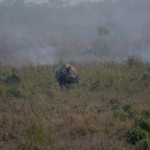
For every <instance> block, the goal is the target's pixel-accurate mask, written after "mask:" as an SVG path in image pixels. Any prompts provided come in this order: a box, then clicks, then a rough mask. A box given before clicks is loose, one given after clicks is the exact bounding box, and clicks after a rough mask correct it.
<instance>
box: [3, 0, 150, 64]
mask: <svg viewBox="0 0 150 150" xmlns="http://www.w3.org/2000/svg"><path fill="white" fill-rule="evenodd" d="M39 2H41V1H39ZM43 2H44V1H43ZM73 2H74V1H72V4H73ZM76 2H77V1H76ZM79 2H82V1H79ZM91 2H93V1H91ZM149 14H150V1H149V0H143V1H141V0H126V1H124V0H117V1H116V0H115V1H114V0H104V1H101V0H100V1H99V2H97V3H94V2H93V3H90V2H84V3H78V4H77V5H66V6H65V7H60V4H59V7H55V8H53V7H51V5H49V3H48V1H45V2H44V3H42V4H41V3H40V4H35V3H27V1H24V0H4V1H3V2H1V3H0V63H1V64H10V65H13V66H21V65H23V64H29V63H33V64H53V63H56V62H57V61H58V60H59V59H60V58H62V59H64V60H68V61H75V62H79V63H82V62H88V63H93V62H101V61H104V60H112V59H113V60H114V59H116V60H123V59H125V58H127V57H128V56H131V55H135V57H138V58H139V59H142V60H144V61H150V57H149V56H150V30H149V27H150V18H149ZM98 27H100V29H103V30H104V31H109V32H108V34H103V33H104V32H103V33H100V32H102V30H100V32H99V33H98V32H97V31H98V30H97V29H98Z"/></svg>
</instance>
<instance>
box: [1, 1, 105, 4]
mask: <svg viewBox="0 0 150 150" xmlns="http://www.w3.org/2000/svg"><path fill="white" fill-rule="evenodd" d="M3 1H5V0H0V3H1V2H3ZM25 1H26V2H34V3H37V4H41V3H47V2H48V0H25ZM69 1H70V2H71V3H72V4H77V3H79V2H86V1H91V2H96V1H103V0H69Z"/></svg>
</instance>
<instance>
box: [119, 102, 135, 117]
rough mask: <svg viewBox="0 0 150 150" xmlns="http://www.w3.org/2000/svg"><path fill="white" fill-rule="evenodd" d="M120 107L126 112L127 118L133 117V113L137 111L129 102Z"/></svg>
mask: <svg viewBox="0 0 150 150" xmlns="http://www.w3.org/2000/svg"><path fill="white" fill-rule="evenodd" d="M122 109H123V110H124V111H125V112H126V113H128V118H129V119H133V118H134V117H135V115H136V114H137V112H136V111H135V110H134V109H133V108H132V106H131V105H130V104H124V105H123V106H122Z"/></svg>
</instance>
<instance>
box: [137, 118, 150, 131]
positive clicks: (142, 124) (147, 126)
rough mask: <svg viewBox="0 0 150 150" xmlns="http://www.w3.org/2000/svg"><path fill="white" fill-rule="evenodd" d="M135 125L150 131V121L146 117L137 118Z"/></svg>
mask: <svg viewBox="0 0 150 150" xmlns="http://www.w3.org/2000/svg"><path fill="white" fill-rule="evenodd" d="M135 126H137V127H139V128H142V129H143V130H145V131H148V132H149V133H150V122H149V121H148V120H147V119H145V118H144V117H140V118H137V119H136V120H135Z"/></svg>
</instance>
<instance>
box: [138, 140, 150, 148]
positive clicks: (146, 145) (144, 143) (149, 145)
mask: <svg viewBox="0 0 150 150" xmlns="http://www.w3.org/2000/svg"><path fill="white" fill-rule="evenodd" d="M149 149H150V139H144V140H142V141H140V142H139V144H138V145H137V147H136V150H149Z"/></svg>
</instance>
